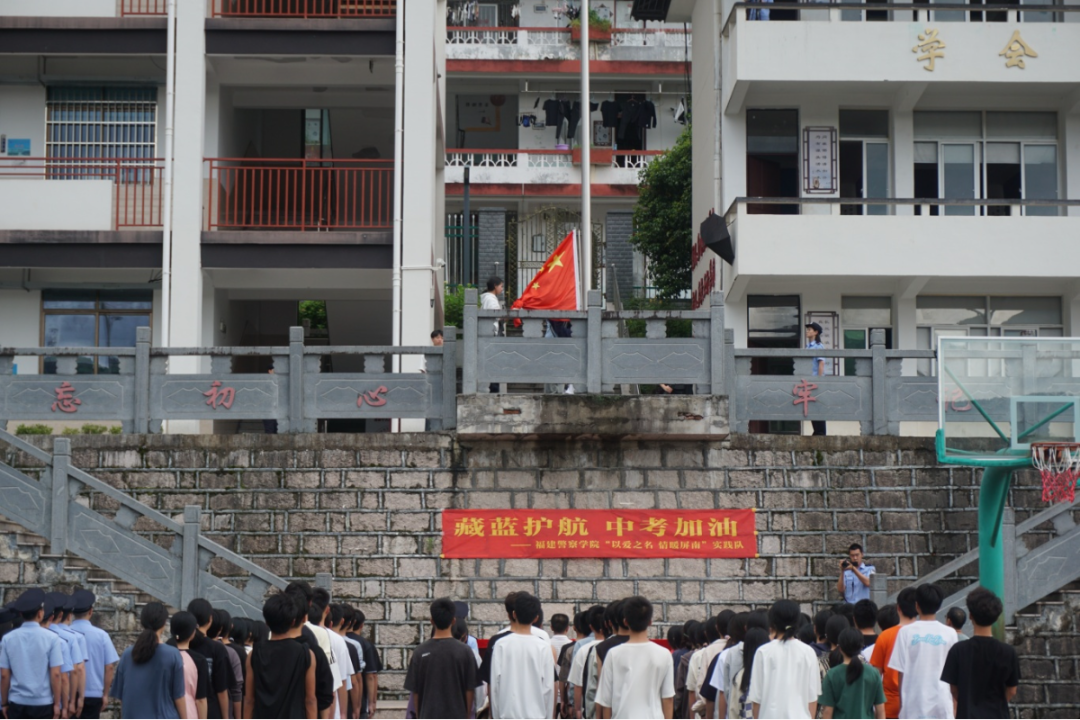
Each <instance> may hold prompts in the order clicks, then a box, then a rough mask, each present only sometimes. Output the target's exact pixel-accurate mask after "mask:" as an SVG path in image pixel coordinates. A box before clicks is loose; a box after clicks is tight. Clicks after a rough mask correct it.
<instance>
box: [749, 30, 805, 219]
mask: <svg viewBox="0 0 1080 720" xmlns="http://www.w3.org/2000/svg"><path fill="white" fill-rule="evenodd" d="M772 12H774V13H775V12H777V11H775V10H774V11H772ZM800 173H801V170H800V168H799V111H798V110H753V109H751V110H747V112H746V190H747V195H749V196H750V197H768V198H797V197H799V180H800V177H801V174H800ZM746 212H747V213H749V214H751V215H754V214H758V215H798V214H799V206H798V205H795V204H792V205H772V204H769V205H766V204H762V203H750V204H748V205H747V206H746Z"/></svg>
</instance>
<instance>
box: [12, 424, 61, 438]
mask: <svg viewBox="0 0 1080 720" xmlns="http://www.w3.org/2000/svg"><path fill="white" fill-rule="evenodd" d="M15 434H16V435H52V434H53V431H52V428H51V427H49V426H48V425H42V424H40V423H39V424H37V425H20V426H19V427H17V428H15Z"/></svg>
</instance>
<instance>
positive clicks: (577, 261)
mask: <svg viewBox="0 0 1080 720" xmlns="http://www.w3.org/2000/svg"><path fill="white" fill-rule="evenodd" d="M580 237H581V236H580V235H579V234H578V231H577V230H575V231H574V242H573V245H574V281H575V282H574V287H575V293H574V294H575V296H576V300H577V309H578V310H584V309H585V299H584V295H585V293H584V290H583V287H584V286H583V285H582V284H581V271H580V270H578V268H580V267H581V257H580V255H579V253H578V240H579V238H580Z"/></svg>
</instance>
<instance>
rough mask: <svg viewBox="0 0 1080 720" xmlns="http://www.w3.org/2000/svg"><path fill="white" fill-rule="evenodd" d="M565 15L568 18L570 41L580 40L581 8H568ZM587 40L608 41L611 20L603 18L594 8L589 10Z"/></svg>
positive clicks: (594, 41)
mask: <svg viewBox="0 0 1080 720" xmlns="http://www.w3.org/2000/svg"><path fill="white" fill-rule="evenodd" d="M566 17H567V18H568V19H569V20H570V41H571V42H581V8H570V9H568V10H567V11H566ZM588 28H589V42H591V43H610V42H611V21H610V20H604V19H602V18H601V17H600V15H598V14H597V12H596V11H595V10H592V9H590V10H589V24H588Z"/></svg>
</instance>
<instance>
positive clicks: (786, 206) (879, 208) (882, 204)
mask: <svg viewBox="0 0 1080 720" xmlns="http://www.w3.org/2000/svg"><path fill="white" fill-rule="evenodd" d="M1070 207H1080V200H1055V199H1051V200H1040V199H1031V200H1024V199H1019V198H975V199H967V198H821V197H816V198H806V197H802V198H784V197H739V198H735V200H734V202H732V203H731V206H730V207H729V208H728V211H727V216H728V218H729V222H730V221H731V220H733V219H734V218H735V215H736V213H746V214H749V215H799V214H814V215H933V216H936V215H948V216H959V217H964V216H968V217H973V216H977V215H978V216H988V217H1010V216H1019V215H1039V216H1047V215H1049V216H1055V215H1065V214H1068V213H1069V210H1068V208H1070ZM807 211H809V212H807Z"/></svg>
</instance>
